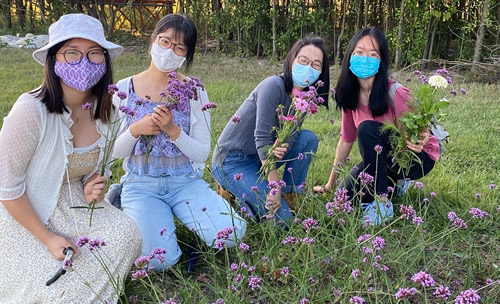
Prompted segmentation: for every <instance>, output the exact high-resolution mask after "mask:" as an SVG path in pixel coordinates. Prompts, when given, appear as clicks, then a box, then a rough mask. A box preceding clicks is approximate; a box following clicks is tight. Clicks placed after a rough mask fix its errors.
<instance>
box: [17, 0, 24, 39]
mask: <svg viewBox="0 0 500 304" xmlns="http://www.w3.org/2000/svg"><path fill="white" fill-rule="evenodd" d="M16 14H17V22H18V24H19V27H20V28H21V30H23V31H24V29H25V26H26V6H25V5H24V1H23V0H16Z"/></svg>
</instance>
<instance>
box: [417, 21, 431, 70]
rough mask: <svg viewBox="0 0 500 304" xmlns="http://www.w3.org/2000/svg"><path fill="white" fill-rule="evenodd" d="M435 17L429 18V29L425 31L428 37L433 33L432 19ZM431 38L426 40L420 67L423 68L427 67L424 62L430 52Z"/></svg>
mask: <svg viewBox="0 0 500 304" xmlns="http://www.w3.org/2000/svg"><path fill="white" fill-rule="evenodd" d="M433 19H434V18H433V17H432V16H431V17H430V19H429V23H428V24H427V31H426V33H425V36H426V37H429V36H430V35H431V28H432V21H433ZM429 45H430V43H429V39H427V40H426V41H425V46H424V49H423V51H422V60H421V61H420V69H421V70H423V69H425V66H426V64H425V63H424V60H425V59H426V58H427V54H428V52H429Z"/></svg>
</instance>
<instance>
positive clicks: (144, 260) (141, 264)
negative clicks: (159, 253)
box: [134, 256, 150, 269]
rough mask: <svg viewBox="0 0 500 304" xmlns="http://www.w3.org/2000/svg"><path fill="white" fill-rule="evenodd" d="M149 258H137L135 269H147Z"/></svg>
mask: <svg viewBox="0 0 500 304" xmlns="http://www.w3.org/2000/svg"><path fill="white" fill-rule="evenodd" d="M149 261H150V259H149V256H141V257H138V258H137V259H136V260H135V262H134V264H135V267H137V268H139V269H141V268H144V267H147V266H148V264H149Z"/></svg>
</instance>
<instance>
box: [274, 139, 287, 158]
mask: <svg viewBox="0 0 500 304" xmlns="http://www.w3.org/2000/svg"><path fill="white" fill-rule="evenodd" d="M274 147H275V148H274V149H273V154H274V156H276V158H277V159H279V160H282V159H283V157H284V156H285V154H286V151H287V150H288V144H287V143H284V144H281V145H280V144H279V141H278V140H276V141H275V142H274Z"/></svg>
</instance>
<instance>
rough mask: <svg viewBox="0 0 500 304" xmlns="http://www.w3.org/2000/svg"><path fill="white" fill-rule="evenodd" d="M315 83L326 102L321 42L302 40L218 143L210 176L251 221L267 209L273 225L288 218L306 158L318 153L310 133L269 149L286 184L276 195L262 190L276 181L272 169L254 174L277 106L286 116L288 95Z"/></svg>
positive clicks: (326, 74) (263, 158)
mask: <svg viewBox="0 0 500 304" xmlns="http://www.w3.org/2000/svg"><path fill="white" fill-rule="evenodd" d="M320 80H321V81H322V82H323V84H324V85H323V86H321V87H319V88H318V95H320V96H321V97H322V98H324V100H325V102H326V100H328V91H329V83H330V74H329V65H328V57H327V55H326V52H325V50H324V47H323V40H322V39H321V38H319V37H307V38H304V39H301V40H299V41H297V42H296V43H295V44H294V45H293V47H292V48H291V49H290V50H289V51H288V55H287V57H286V60H285V63H284V68H283V73H282V74H280V75H275V76H270V77H268V78H266V79H264V80H263V81H262V82H261V83H260V84H259V85H258V86H257V87H256V88H255V89H254V90H253V92H252V93H251V94H250V96H248V98H247V99H246V100H245V101H244V102H243V104H242V105H241V106H240V108H239V109H238V110H237V111H236V115H235V116H237V117H240V118H241V121H240V122H239V123H234V122H233V121H231V120H230V121H229V122H228V123H227V125H226V127H225V128H224V130H223V131H222V134H221V135H220V137H219V139H218V142H217V146H216V147H215V150H214V154H213V158H212V165H213V170H212V175H213V176H214V178H215V179H216V180H217V182H218V183H219V185H220V186H221V187H223V188H224V189H225V190H227V191H229V192H230V193H232V194H233V195H234V196H236V197H237V198H238V200H239V201H240V203H241V205H242V207H245V208H246V212H248V214H250V216H252V217H253V218H254V219H257V220H259V219H260V218H261V217H263V216H265V215H266V214H267V213H268V209H273V212H275V216H276V217H277V221H287V220H289V219H290V218H291V217H292V214H291V212H290V208H289V207H290V206H289V204H293V199H294V196H296V195H297V194H301V193H302V192H303V191H304V189H303V184H304V182H305V180H306V176H307V171H308V170H309V165H310V164H311V160H312V154H313V153H314V152H316V150H317V148H318V137H317V136H316V134H314V133H313V132H311V131H309V130H301V131H299V132H296V133H295V134H294V135H293V136H292V138H291V139H290V140H289V141H288V142H287V143H281V145H280V146H279V147H278V148H276V149H275V150H274V155H275V156H276V158H277V159H279V160H283V161H279V162H278V163H277V164H276V165H277V167H279V166H282V165H285V170H284V174H283V178H282V180H283V181H284V182H285V183H286V185H282V186H283V187H281V186H280V187H281V188H280V189H279V191H277V192H276V193H272V192H271V191H269V189H268V185H269V183H271V182H277V181H279V180H280V179H281V178H280V177H279V176H278V172H277V170H272V171H270V172H269V174H268V175H267V176H264V178H260V174H259V169H260V168H261V166H262V164H263V163H264V162H265V161H266V159H267V151H266V150H267V148H268V147H269V146H272V145H273V144H275V141H276V134H275V132H274V130H273V128H274V127H279V126H280V120H279V115H278V114H277V112H276V109H277V108H278V106H280V105H282V106H283V110H282V113H288V110H289V108H290V107H291V106H293V105H292V97H293V92H292V90H293V89H296V90H299V91H303V90H308V88H309V86H315V85H316V84H317V83H318V81H320ZM325 105H326V104H325ZM311 152H312V153H311ZM267 192H269V193H267ZM266 193H267V194H266ZM282 195H283V197H282ZM285 198H286V199H285ZM268 202H269V203H268Z"/></svg>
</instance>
